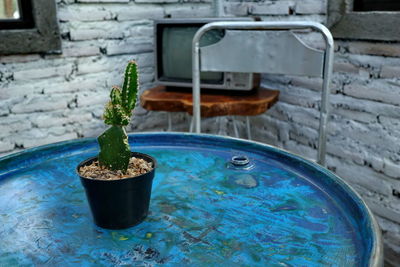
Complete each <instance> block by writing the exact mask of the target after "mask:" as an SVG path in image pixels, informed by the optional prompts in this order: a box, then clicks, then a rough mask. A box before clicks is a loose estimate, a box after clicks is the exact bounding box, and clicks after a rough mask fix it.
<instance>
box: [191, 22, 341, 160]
mask: <svg viewBox="0 0 400 267" xmlns="http://www.w3.org/2000/svg"><path fill="white" fill-rule="evenodd" d="M227 20H228V19H227ZM214 29H220V30H232V31H233V30H235V31H238V32H235V34H240V31H242V32H248V31H249V30H252V31H277V30H279V31H291V30H304V29H312V30H315V31H317V32H320V33H321V34H322V36H323V37H324V40H325V44H326V47H325V50H324V53H323V54H322V55H321V56H322V64H321V65H322V66H321V69H322V70H321V73H320V74H319V73H317V72H315V66H312V65H310V64H309V63H310V62H308V63H307V62H306V63H307V64H309V65H308V66H310V69H314V72H313V71H311V73H310V74H307V70H308V69H307V68H305V69H304V68H301V70H300V69H298V70H300V71H297V73H290V72H287V73H286V72H285V71H280V72H276V73H280V74H295V75H301V76H319V77H322V78H323V83H322V93H321V107H320V119H319V120H320V122H319V130H318V132H319V134H318V154H317V162H318V163H319V164H321V165H323V166H325V165H326V134H327V123H328V116H329V93H330V92H329V86H330V80H331V76H332V66H333V52H334V41H333V38H332V35H331V33H330V32H329V30H328V29H327V28H326V27H325V26H324V25H322V24H320V23H317V22H264V21H257V22H229V21H226V22H212V23H208V24H206V25H204V26H203V27H201V28H200V29H199V30H198V31H197V32H196V34H195V36H194V37H193V42H192V60H193V63H192V73H193V118H194V128H195V132H196V133H200V132H201V123H200V121H201V114H200V71H238V70H237V69H238V68H239V69H240V67H238V66H235V67H233V66H229V65H227V66H226V67H225V66H223V67H222V68H221V66H219V67H220V68H221V69H215V68H211V67H210V66H211V65H210V64H208V66H206V67H204V65H203V63H202V66H200V57H201V61H202V62H203V61H205V59H206V58H205V57H204V56H205V54H207V53H203V54H201V52H203V51H206V50H204V49H205V48H207V46H206V47H200V45H199V42H200V39H201V37H202V36H203V35H204V34H205V33H206V32H208V31H210V30H214ZM303 45H304V46H306V45H305V44H304V43H303ZM248 46H250V45H248ZM266 49H271V48H270V47H265V51H266ZM272 49H273V48H272ZM308 49H309V48H308ZM318 51H319V50H318ZM240 53H247V54H248V55H249V56H251V57H252V60H254V59H257V58H259V57H258V56H257V55H255V54H254V53H260V51H259V50H257V49H252V47H247V46H246V44H245V45H244V47H243V49H242V50H241V51H240ZM312 53H314V52H312ZM221 60H224V59H221ZM213 62H218V61H217V60H216V59H215V58H214V61H213ZM294 63H295V62H294ZM294 63H293V64H294ZM303 63H304V62H303ZM217 64H218V63H217ZM255 64H256V65H257V64H258V66H267V65H263V64H268V63H265V62H262V63H255ZM306 66H307V65H306ZM266 69H267V70H268V69H269V70H270V67H267V68H264V69H259V70H257V71H254V70H248V71H243V69H240V71H243V72H259V73H263V72H264V73H267V72H266V71H265V70H266ZM303 70H304V73H303Z"/></svg>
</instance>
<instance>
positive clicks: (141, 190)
mask: <svg viewBox="0 0 400 267" xmlns="http://www.w3.org/2000/svg"><path fill="white" fill-rule="evenodd" d="M132 157H136V158H141V159H144V160H145V161H147V162H152V165H153V169H152V170H151V171H149V172H147V173H144V174H141V175H138V176H135V177H129V178H124V179H120V180H96V179H92V178H86V177H82V176H81V175H79V172H78V170H79V168H80V167H82V166H86V165H90V164H91V163H92V162H93V161H95V160H97V157H93V158H90V159H87V160H85V161H83V162H81V163H80V164H79V165H78V167H77V173H78V175H79V177H80V180H81V183H82V185H83V187H84V188H85V192H86V197H87V200H88V202H89V206H90V209H91V211H92V215H93V219H94V222H95V224H96V225H98V226H100V227H103V228H107V229H124V228H128V227H131V226H134V225H137V224H139V223H141V222H142V221H143V220H144V219H145V218H146V217H147V214H148V211H149V204H150V196H151V187H152V184H153V178H154V174H155V168H156V160H155V159H154V158H153V157H151V156H149V155H146V154H142V153H138V152H132Z"/></svg>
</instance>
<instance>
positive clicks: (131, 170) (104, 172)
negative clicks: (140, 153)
mask: <svg viewBox="0 0 400 267" xmlns="http://www.w3.org/2000/svg"><path fill="white" fill-rule="evenodd" d="M152 165H153V164H152V163H151V162H147V161H145V160H144V159H141V158H136V157H132V158H131V159H130V160H129V166H128V170H127V172H126V173H123V172H121V171H112V170H109V169H107V168H104V167H103V166H100V164H99V161H98V160H96V161H93V162H92V163H91V164H90V165H84V166H82V167H80V168H79V175H80V176H83V177H86V178H92V179H97V180H120V179H124V178H130V177H135V176H138V175H141V174H144V173H146V172H149V171H151V170H152V169H153V166H152Z"/></svg>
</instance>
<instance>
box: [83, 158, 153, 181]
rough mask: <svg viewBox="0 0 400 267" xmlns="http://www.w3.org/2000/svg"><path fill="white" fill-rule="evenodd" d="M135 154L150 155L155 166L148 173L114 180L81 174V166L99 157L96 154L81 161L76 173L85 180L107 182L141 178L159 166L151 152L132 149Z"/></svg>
mask: <svg viewBox="0 0 400 267" xmlns="http://www.w3.org/2000/svg"><path fill="white" fill-rule="evenodd" d="M133 156H139V157H141V156H145V157H148V158H149V159H150V160H151V162H152V163H153V168H152V169H151V170H150V171H148V172H146V173H142V174H139V175H136V176H131V177H126V178H122V179H118V180H113V179H110V180H101V179H95V178H89V177H85V176H82V175H80V173H79V168H80V167H81V166H83V165H84V164H85V163H86V162H89V161H92V160H95V159H97V158H98V156H94V157H90V158H87V159H85V160H83V161H81V162H80V163H79V164H78V165H77V166H76V168H75V173H76V174H77V175H78V176H79V177H80V178H81V179H85V180H89V181H96V182H105V183H108V182H120V181H126V180H129V179H133V178H134V179H140V178H142V177H144V176H146V175H147V174H149V173H151V172H154V171H155V169H156V167H157V161H156V159H155V158H154V157H152V156H150V155H149V154H145V153H141V152H134V151H131V157H133ZM142 159H143V158H142Z"/></svg>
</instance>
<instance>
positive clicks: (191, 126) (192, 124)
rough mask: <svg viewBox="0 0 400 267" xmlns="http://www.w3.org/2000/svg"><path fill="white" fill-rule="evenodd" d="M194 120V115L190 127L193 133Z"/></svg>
mask: <svg viewBox="0 0 400 267" xmlns="http://www.w3.org/2000/svg"><path fill="white" fill-rule="evenodd" d="M193 120H194V117H193V116H192V119H191V120H190V128H189V132H191V133H193V126H194V123H193Z"/></svg>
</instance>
